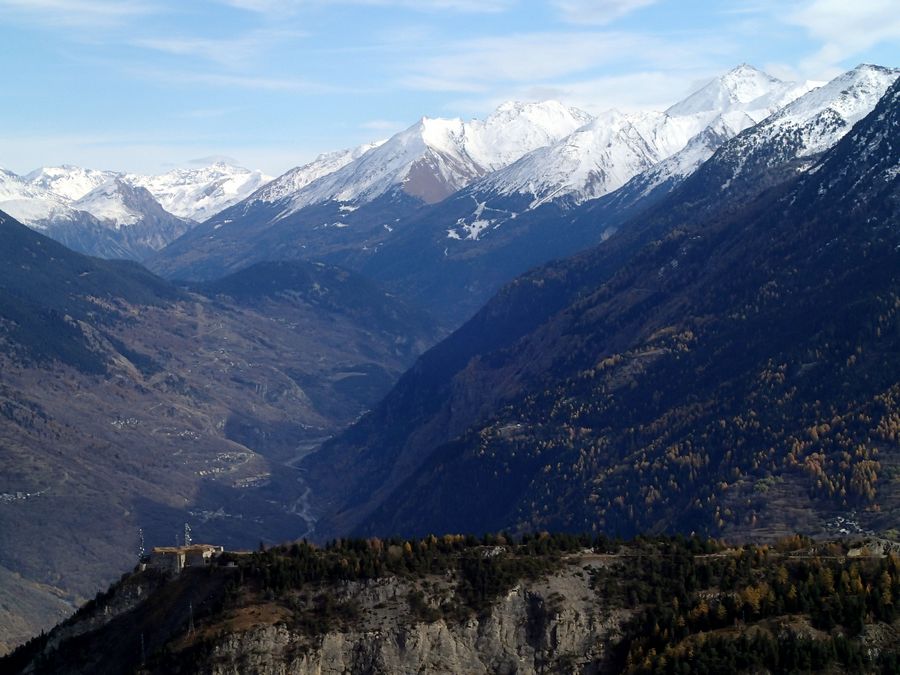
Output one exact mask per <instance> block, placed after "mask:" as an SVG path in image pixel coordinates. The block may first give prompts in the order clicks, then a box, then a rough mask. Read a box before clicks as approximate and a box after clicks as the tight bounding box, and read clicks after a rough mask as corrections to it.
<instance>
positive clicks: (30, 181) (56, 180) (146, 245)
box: [0, 163, 271, 260]
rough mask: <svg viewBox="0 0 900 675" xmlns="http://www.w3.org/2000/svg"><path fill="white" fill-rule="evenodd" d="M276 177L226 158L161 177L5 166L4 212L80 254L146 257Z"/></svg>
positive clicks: (0, 199)
mask: <svg viewBox="0 0 900 675" xmlns="http://www.w3.org/2000/svg"><path fill="white" fill-rule="evenodd" d="M269 180H271V178H270V177H268V176H265V175H264V174H262V173H261V172H259V171H250V170H248V169H242V168H239V167H234V166H230V165H227V164H222V163H217V164H213V165H212V166H208V167H205V168H201V169H179V170H175V171H171V172H169V173H166V174H162V175H159V176H141V175H137V174H119V173H116V172H113V171H98V170H94V169H83V168H80V167H76V166H59V167H44V168H41V169H37V170H35V171H32V172H31V173H29V174H27V175H25V176H17V175H16V174H13V173H11V172H9V171H0V209H3V210H4V211H6V212H7V213H9V214H10V215H12V216H14V217H15V218H17V219H19V220H20V221H21V222H23V223H25V224H26V225H29V226H30V227H33V228H34V229H36V230H38V231H40V232H43V233H44V234H47V235H48V236H50V237H52V238H54V239H57V240H58V241H61V242H63V243H65V244H66V245H67V246H69V247H71V248H73V249H75V250H77V251H81V252H84V253H89V254H92V255H99V256H102V257H105V258H131V259H135V260H143V259H145V258H147V257H148V256H149V255H150V254H151V253H153V252H155V251H158V250H159V249H161V248H163V247H164V246H166V245H167V244H168V243H170V242H172V241H174V240H175V239H177V238H178V237H179V236H181V235H182V234H184V233H185V232H187V231H188V230H189V229H190V228H191V227H193V226H194V225H195V224H196V222H199V221H202V220H205V219H206V218H209V217H211V216H213V215H215V214H216V213H218V212H219V211H221V210H222V209H224V208H227V207H228V206H231V205H232V204H234V203H236V202H238V201H240V200H242V199H243V198H245V197H246V196H247V195H249V194H251V193H252V192H253V191H254V190H256V189H257V188H259V187H260V186H262V185H264V184H265V183H267V182H268V181H269Z"/></svg>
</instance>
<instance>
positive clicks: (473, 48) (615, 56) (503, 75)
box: [402, 31, 731, 93]
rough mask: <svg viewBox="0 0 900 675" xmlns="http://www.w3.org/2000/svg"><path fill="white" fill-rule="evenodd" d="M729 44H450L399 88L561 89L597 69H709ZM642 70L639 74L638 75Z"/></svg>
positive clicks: (561, 40) (508, 40) (609, 36)
mask: <svg viewBox="0 0 900 675" xmlns="http://www.w3.org/2000/svg"><path fill="white" fill-rule="evenodd" d="M730 49H731V46H730V45H729V44H728V42H727V41H725V40H720V39H717V38H707V39H705V40H704V42H703V45H702V47H700V48H697V47H696V40H692V39H691V36H685V37H684V38H682V39H680V40H679V41H674V40H665V39H661V38H658V37H655V36H649V35H643V34H639V33H624V32H568V31H559V32H552V33H533V34H524V35H513V36H503V37H493V38H481V39H478V40H466V41H462V42H458V43H454V44H452V45H451V47H450V49H449V50H447V53H446V54H439V55H435V56H431V57H428V58H424V59H421V60H420V61H418V62H417V63H415V64H414V66H413V67H412V69H411V72H409V73H408V74H407V75H406V76H405V77H403V78H402V84H403V85H404V86H406V87H410V88H414V89H415V88H419V89H423V90H426V91H449V92H470V93H475V92H480V91H487V92H493V91H496V90H497V89H498V88H500V89H503V88H505V89H509V88H510V85H519V84H521V83H528V84H529V85H530V86H537V85H540V86H547V85H549V86H551V87H557V86H560V83H561V82H569V83H570V84H567V85H566V86H567V87H570V86H574V85H572V84H571V82H572V81H573V80H574V81H575V82H577V81H579V80H582V81H587V82H596V81H597V78H596V77H595V76H589V75H588V74H589V73H591V72H592V71H595V70H596V69H598V68H604V67H616V68H622V67H625V68H627V70H628V72H630V73H634V72H635V71H636V70H637V69H638V68H643V69H647V68H648V67H649V68H650V69H657V70H658V72H660V74H662V73H664V72H665V71H675V70H681V71H686V70H690V69H695V70H696V69H704V68H708V67H709V66H710V64H711V63H714V62H715V61H716V58H714V57H721V55H722V53H723V52H727V51H729V50H730ZM637 72H641V71H637Z"/></svg>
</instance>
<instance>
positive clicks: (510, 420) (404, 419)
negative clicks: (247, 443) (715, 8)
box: [306, 83, 900, 537]
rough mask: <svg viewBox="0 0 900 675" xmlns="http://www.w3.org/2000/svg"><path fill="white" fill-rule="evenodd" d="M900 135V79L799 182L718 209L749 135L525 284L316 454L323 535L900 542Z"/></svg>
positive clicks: (781, 177)
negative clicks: (853, 529)
mask: <svg viewBox="0 0 900 675" xmlns="http://www.w3.org/2000/svg"><path fill="white" fill-rule="evenodd" d="M898 131H900V85H898V84H896V83H895V84H894V85H892V87H891V88H890V89H889V90H888V92H887V94H886V95H885V96H884V97H883V98H882V99H881V100H880V102H879V103H878V104H877V106H876V107H875V109H874V110H873V111H872V112H871V113H870V114H869V115H868V116H866V117H865V118H864V119H863V120H862V121H860V122H859V123H858V124H857V125H856V126H854V127H853V129H852V130H851V131H850V132H849V133H846V134H845V135H844V137H843V139H842V140H840V141H839V142H838V143H837V145H835V146H834V147H833V148H832V149H831V150H829V151H827V152H826V153H825V154H824V155H822V156H821V157H818V158H816V159H812V160H810V163H809V164H808V165H807V166H806V167H805V170H803V171H801V172H800V173H796V172H793V171H785V170H784V168H787V167H790V166H793V162H794V157H795V156H796V154H797V153H795V152H793V151H791V152H788V153H785V155H782V159H781V161H782V162H784V163H783V164H781V165H780V166H779V163H778V161H775V160H773V161H771V162H767V166H766V167H765V170H764V171H762V174H761V175H762V178H759V179H755V181H754V182H753V183H751V182H749V181H748V182H746V183H740V184H736V185H735V186H734V188H731V187H729V186H727V185H726V186H724V189H723V186H722V185H721V183H717V181H718V179H719V178H720V177H721V176H722V175H725V174H730V175H733V174H734V169H735V164H734V162H735V161H740V158H741V157H744V156H745V155H737V156H736V155H735V154H734V153H733V152H732V150H733V149H734V148H735V147H741V146H746V145H747V144H748V143H749V142H750V141H752V140H753V139H754V138H756V136H754V132H753V130H752V129H751V130H749V131H747V132H745V133H744V134H742V135H741V136H738V137H737V138H736V139H734V141H731V142H729V143H726V144H725V145H724V146H723V147H722V148H721V149H720V150H719V151H718V152H717V153H716V154H715V155H714V156H713V158H712V159H711V160H710V161H708V162H707V163H706V164H704V165H703V166H702V167H701V168H700V170H699V171H697V173H696V174H695V175H694V176H692V177H691V178H689V179H688V180H687V181H685V182H684V184H683V185H682V186H681V187H680V188H678V189H676V190H675V191H674V192H673V193H672V194H671V195H670V196H669V197H667V198H666V199H665V200H663V201H661V202H660V203H659V204H658V205H657V207H655V208H653V209H651V210H650V211H649V212H647V213H645V214H644V215H642V216H641V217H639V218H638V219H636V220H634V221H632V222H630V223H628V224H627V225H624V226H623V227H622V228H621V230H620V233H619V234H617V235H614V236H612V237H610V239H609V240H608V241H607V242H605V243H604V244H603V245H601V246H599V247H598V248H596V249H594V250H592V251H590V252H588V253H585V254H583V255H581V256H578V257H576V258H573V259H572V260H569V261H564V262H561V263H556V264H552V265H549V266H547V267H544V268H538V269H537V270H534V271H532V272H530V273H529V274H527V275H525V276H524V277H522V278H520V279H518V280H516V281H515V282H513V283H512V284H511V285H509V286H508V287H507V288H505V289H504V290H503V291H502V292H501V293H500V294H498V295H497V296H496V297H495V298H494V299H493V300H492V301H491V302H490V303H488V305H487V306H486V307H485V308H484V309H483V310H482V311H481V312H479V313H478V314H477V315H476V316H475V317H474V318H473V319H472V320H471V321H470V322H468V323H467V324H466V325H465V326H463V327H462V328H461V329H460V330H458V331H457V332H456V333H455V334H454V335H453V336H451V337H450V338H448V339H447V340H446V341H444V342H443V343H441V344H439V345H438V346H436V347H435V348H433V349H432V350H431V351H430V352H428V353H427V354H425V355H424V356H423V357H422V358H421V359H420V360H419V362H418V363H417V364H416V366H414V367H413V368H412V369H411V370H410V371H409V372H408V373H407V374H406V375H404V377H403V378H402V379H401V381H400V383H399V384H398V385H397V386H396V387H395V388H394V390H393V391H392V392H391V393H390V394H389V395H388V396H387V397H386V398H385V400H384V401H383V402H382V403H381V404H380V405H379V406H378V407H377V408H376V409H375V410H374V411H373V412H372V413H370V414H369V415H367V416H366V417H364V418H363V419H362V420H361V421H360V422H359V423H357V424H356V425H354V426H353V427H351V429H349V430H348V431H347V432H346V433H344V434H342V435H341V436H340V437H338V438H337V439H335V440H333V441H331V442H329V443H328V444H326V446H325V448H324V450H323V451H321V452H319V453H317V454H316V455H314V456H311V457H310V458H308V460H307V462H306V467H307V469H308V470H309V471H310V475H309V477H308V479H309V480H310V483H311V484H315V485H317V486H318V487H319V507H320V508H321V509H322V512H323V514H324V515H325V519H324V522H322V523H320V526H321V527H322V530H321V534H322V535H323V536H327V535H328V534H330V533H334V532H346V531H354V532H357V533H359V534H370V533H376V532H377V533H380V534H384V533H393V532H398V533H404V534H423V533H427V532H430V531H458V530H465V531H492V530H498V529H502V528H511V529H513V530H515V529H525V530H533V529H555V530H559V529H565V530H575V531H581V530H588V531H591V530H597V531H604V532H607V533H621V534H631V533H636V532H658V531H672V530H677V531H682V532H690V531H698V532H704V533H709V534H714V535H727V536H747V535H749V533H750V532H752V533H753V536H756V537H760V536H770V535H774V534H777V533H781V532H785V531H792V530H798V529H799V530H803V531H806V532H821V531H825V530H827V525H826V523H827V521H828V520H829V519H830V518H831V517H833V516H834V515H835V514H842V515H845V516H846V515H847V514H848V513H854V512H855V513H856V516H855V517H857V518H858V520H859V521H860V522H861V523H862V524H863V526H864V527H868V528H873V529H878V528H881V529H884V528H890V527H895V526H896V523H897V514H898V507H900V503H898V495H900V490H898V487H900V486H898V480H900V473H898V468H900V456H898V453H897V447H896V443H895V436H896V429H895V427H896V420H897V415H898V411H900V408H898V406H900V390H898V385H897V383H898V382H900V361H898V357H897V355H898V354H900V342H898V341H900V323H898V321H900V319H898V313H897V312H898V308H900V300H898V298H900V253H898V251H900V233H898V230H897V228H896V222H897V217H898V215H900V214H898V204H900V200H898V197H900V173H898V170H897V167H898V166H900V154H898V153H900V148H898V146H897V144H896V143H895V142H894V141H895V139H896V138H897V134H898ZM779 147H780V146H779ZM769 157H771V155H769ZM779 181H780V184H779ZM754 184H755V185H756V186H757V187H756V190H755V193H756V194H755V196H754V197H753V198H752V199H749V198H748V194H749V193H750V191H752V185H754ZM773 184H774V185H773ZM710 185H715V187H716V189H715V190H713V191H709V190H708V186H710ZM732 190H733V191H732ZM729 195H730V199H729ZM333 475H340V476H341V477H342V478H341V480H340V481H339V482H336V481H334V480H329V476H333ZM348 476H352V477H354V480H348Z"/></svg>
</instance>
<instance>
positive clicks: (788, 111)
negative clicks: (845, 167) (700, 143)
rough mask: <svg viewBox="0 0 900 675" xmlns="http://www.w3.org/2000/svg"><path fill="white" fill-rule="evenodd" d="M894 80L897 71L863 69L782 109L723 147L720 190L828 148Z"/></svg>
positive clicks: (719, 158) (894, 69)
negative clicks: (725, 171)
mask: <svg viewBox="0 0 900 675" xmlns="http://www.w3.org/2000/svg"><path fill="white" fill-rule="evenodd" d="M898 76H900V69H898V68H884V67H882V66H873V65H867V64H862V65H859V66H857V67H856V68H854V69H853V70H850V71H848V72H846V73H843V74H842V75H839V76H838V77H836V78H834V79H833V80H831V81H830V82H828V83H827V84H825V85H823V86H821V87H819V88H817V89H813V90H812V91H810V92H808V93H807V94H805V95H804V96H801V97H800V98H798V99H796V100H795V101H793V102H791V103H789V104H788V105H786V106H784V107H783V108H782V109H781V110H779V111H777V112H776V113H775V114H773V115H771V116H770V117H768V118H766V119H765V120H763V121H762V122H761V123H760V124H757V125H756V126H754V127H752V128H750V129H748V130H746V131H745V132H744V133H742V134H740V135H739V136H737V137H736V138H735V139H733V140H732V141H731V142H729V143H728V144H727V145H725V146H723V147H722V149H721V151H720V152H719V156H717V166H721V167H727V173H723V174H722V176H721V177H720V178H721V180H722V185H721V187H728V186H729V185H731V184H732V183H734V182H735V181H740V180H749V179H752V177H753V176H755V175H758V174H759V173H760V172H762V171H765V170H766V169H767V168H770V167H774V166H781V165H786V164H788V163H789V162H792V161H794V160H803V159H805V158H810V157H812V156H814V155H817V154H819V153H821V152H824V151H825V150H827V149H829V148H831V147H832V146H834V145H835V144H836V143H837V142H838V141H839V140H840V139H841V138H842V137H843V136H844V135H845V134H846V133H847V132H848V131H849V130H850V128H851V127H852V126H853V125H854V124H855V123H856V122H858V121H859V120H861V119H862V118H863V117H865V116H866V115H868V114H869V113H870V112H871V111H872V109H873V108H874V107H875V104H876V103H878V100H879V99H880V98H881V97H882V96H883V95H884V93H885V91H887V89H888V87H890V85H891V84H893V82H894V81H895V80H896V79H897V78H898ZM807 165H808V164H807ZM798 168H800V169H803V168H805V167H804V166H802V165H801V166H800V167H798Z"/></svg>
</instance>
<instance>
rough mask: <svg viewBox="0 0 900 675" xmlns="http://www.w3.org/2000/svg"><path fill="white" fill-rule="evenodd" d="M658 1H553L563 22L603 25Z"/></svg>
mask: <svg viewBox="0 0 900 675" xmlns="http://www.w3.org/2000/svg"><path fill="white" fill-rule="evenodd" d="M657 2H659V0H553V5H554V6H555V7H556V9H557V10H558V11H559V12H560V13H561V14H562V17H563V19H564V20H565V21H568V22H570V23H576V24H593V25H603V24H607V23H611V22H612V21H615V20H616V19H619V18H621V17H623V16H625V15H626V14H630V13H631V12H633V11H635V10H638V9H641V8H643V7H648V6H650V5H653V4H656V3H657Z"/></svg>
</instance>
